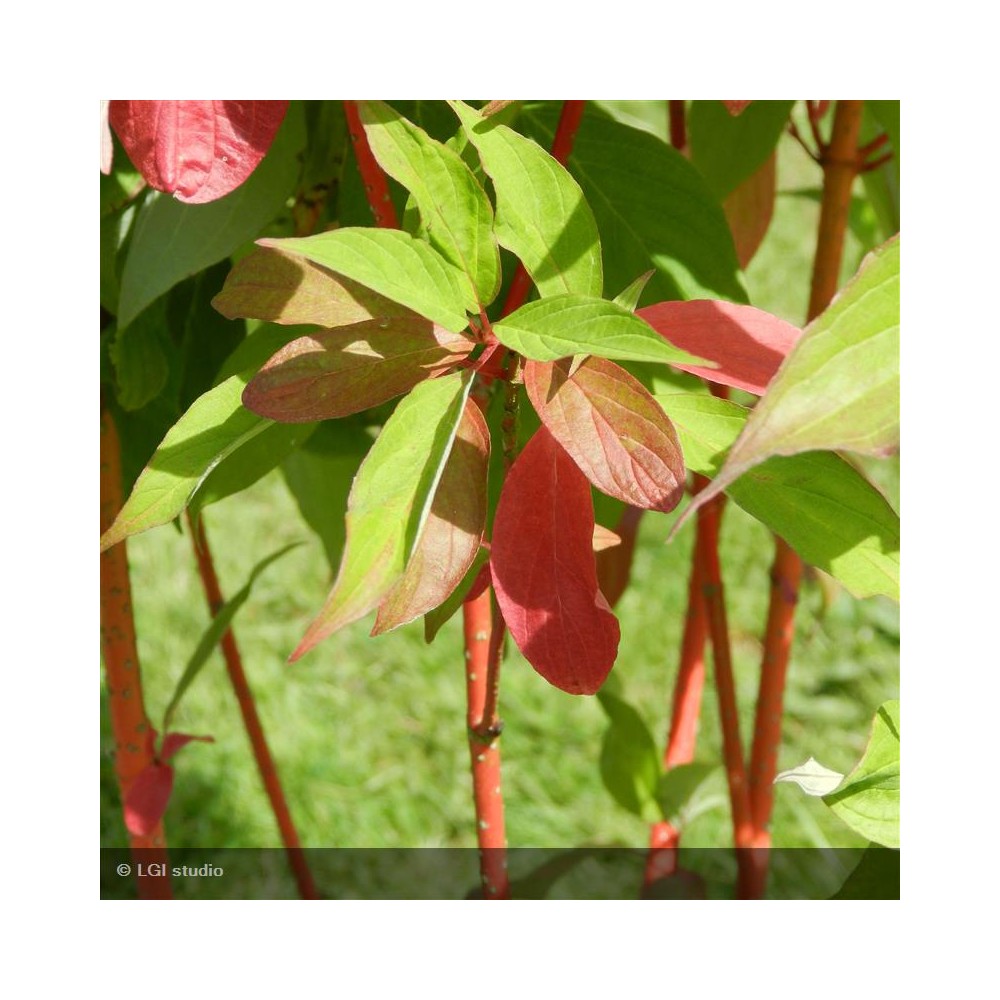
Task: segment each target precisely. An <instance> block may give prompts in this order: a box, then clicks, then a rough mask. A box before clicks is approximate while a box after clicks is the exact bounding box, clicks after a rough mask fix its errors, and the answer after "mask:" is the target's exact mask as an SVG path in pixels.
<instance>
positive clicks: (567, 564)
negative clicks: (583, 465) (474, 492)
mask: <svg viewBox="0 0 1000 1000" xmlns="http://www.w3.org/2000/svg"><path fill="white" fill-rule="evenodd" d="M593 535H594V507H593V502H592V500H591V497H590V484H589V483H588V481H587V477H586V476H584V475H583V473H582V472H580V470H579V469H578V468H577V466H576V463H575V462H574V461H573V459H571V458H570V457H569V455H567V454H566V452H565V451H564V450H563V449H562V448H561V447H560V446H559V444H558V443H557V442H556V440H555V438H553V437H552V435H551V434H550V433H549V432H548V431H547V430H546V429H545V427H544V426H543V427H540V428H539V429H538V431H537V432H536V433H535V435H534V436H533V437H532V438H531V440H530V441H529V442H528V443H527V444H526V445H525V447H524V450H523V451H522V452H521V454H520V455H519V456H518V458H517V461H515V462H514V464H513V465H512V466H511V469H510V471H509V472H508V474H507V480H506V482H505V483H504V487H503V492H502V493H501V494H500V503H499V504H498V506H497V513H496V520H495V522H494V526H493V543H492V552H491V568H492V570H491V571H492V577H493V586H494V589H495V590H496V595H497V601H498V603H499V605H500V610H501V611H502V612H503V616H504V620H505V621H506V622H507V627H508V628H509V629H510V634H511V635H512V636H513V637H514V641H515V642H516V643H517V645H518V648H519V649H520V650H521V652H522V653H523V654H524V656H525V658H526V659H527V660H528V662H529V663H530V664H531V665H532V666H533V667H534V668H535V670H537V671H538V672H539V673H540V674H541V675H542V676H543V677H544V678H545V679H546V680H547V681H548V682H549V683H550V684H554V685H555V686H556V687H557V688H560V689H562V690H563V691H567V692H569V693H570V694H594V693H595V692H596V691H597V689H598V688H599V687H600V686H601V684H603V683H604V680H605V678H606V677H607V676H608V674H609V673H610V671H611V668H612V666H614V662H615V657H616V656H617V655H618V639H619V635H620V633H619V629H618V620H617V619H616V618H615V616H614V615H613V614H612V613H611V609H610V608H609V607H608V603H607V601H605V599H604V597H603V595H602V594H601V592H600V590H599V589H598V586H597V569H596V566H595V563H594V551H593V548H592V544H593Z"/></svg>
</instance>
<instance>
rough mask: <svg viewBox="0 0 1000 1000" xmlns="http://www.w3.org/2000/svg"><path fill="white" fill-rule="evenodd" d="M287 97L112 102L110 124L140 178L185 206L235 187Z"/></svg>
mask: <svg viewBox="0 0 1000 1000" xmlns="http://www.w3.org/2000/svg"><path fill="white" fill-rule="evenodd" d="M287 110H288V101H112V102H111V114H110V118H111V125H112V127H113V128H114V130H115V131H116V132H117V133H118V138H119V139H121V141H122V145H123V146H124V147H125V150H126V152H127V153H128V155H129V157H130V158H131V160H132V162H133V163H134V164H135V166H136V167H137V169H138V170H139V171H140V172H141V173H142V175H143V177H145V178H146V181H147V182H148V183H149V184H150V185H152V186H153V187H155V188H157V189H158V190H160V191H166V192H167V193H168V194H173V195H175V196H176V197H177V198H178V200H180V201H183V202H187V203H188V204H191V205H200V204H203V203H204V202H207V201H215V199H216V198H221V197H222V196H223V195H226V194H229V192H230V191H232V190H234V189H235V188H237V187H239V186H240V184H242V183H243V181H245V180H246V179H247V178H248V177H249V176H250V174H251V173H252V172H253V170H254V168H255V167H256V166H257V164H258V163H260V161H261V160H262V159H263V158H264V154H265V153H266V152H267V150H268V148H269V147H270V145H271V142H272V140H273V139H274V136H275V133H276V132H277V131H278V126H279V125H280V124H281V122H282V120H283V119H284V117H285V112H286V111H287Z"/></svg>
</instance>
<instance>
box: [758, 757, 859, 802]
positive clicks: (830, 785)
mask: <svg viewBox="0 0 1000 1000" xmlns="http://www.w3.org/2000/svg"><path fill="white" fill-rule="evenodd" d="M843 780H844V776H843V774H841V772H840V771H831V770H830V768H828V767H824V766H823V765H822V764H821V763H820V762H819V761H818V760H816V758H815V757H810V758H809V759H808V760H807V761H806V762H805V763H804V764H799V766H798V767H793V768H792V769H791V770H789V771H782V772H781V773H780V774H778V775H775V778H774V783H775V784H777V783H778V782H779V781H788V782H791V783H792V784H793V785H798V786H799V788H801V789H802V791H804V792H805V793H806V795H814V796H816V797H817V798H822V797H823V796H824V795H826V794H827V792H832V791H833V790H834V789H835V788H836V787H837V786H838V785H839V784H840V783H841V782H842V781H843Z"/></svg>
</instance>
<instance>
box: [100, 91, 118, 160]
mask: <svg viewBox="0 0 1000 1000" xmlns="http://www.w3.org/2000/svg"><path fill="white" fill-rule="evenodd" d="M110 104H111V102H110V101H101V173H102V174H110V173H111V166H112V162H111V161H112V159H113V157H114V151H115V150H114V143H113V142H112V141H111V124H110V122H109V121H108V107H109V105H110Z"/></svg>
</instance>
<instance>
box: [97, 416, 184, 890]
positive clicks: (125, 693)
mask: <svg viewBox="0 0 1000 1000" xmlns="http://www.w3.org/2000/svg"><path fill="white" fill-rule="evenodd" d="M123 493H124V491H123V489H122V473H121V445H120V443H119V439H118V429H117V428H116V427H115V422H114V419H113V418H112V416H111V414H110V412H109V411H108V410H106V409H103V408H102V410H101V534H102V535H103V534H104V532H105V531H107V529H108V528H109V527H110V526H111V524H112V522H113V521H114V519H115V516H116V515H117V513H118V511H119V510H121V507H122V503H123V502H124V496H123ZM101 655H102V658H103V660H104V673H105V680H106V686H107V692H108V708H109V711H110V714H111V729H112V732H113V733H114V737H115V774H116V775H117V778H118V788H119V790H120V792H121V798H122V802H124V801H125V799H126V798H127V796H128V793H129V791H130V790H131V788H132V785H133V783H134V782H135V780H136V778H138V776H139V775H140V774H141V773H142V772H143V771H144V770H145V769H146V768H147V767H149V766H151V765H152V764H154V763H155V747H154V742H155V735H156V734H155V733H154V731H153V727H152V726H151V725H150V724H149V718H148V716H147V715H146V709H145V706H144V704H143V700H142V677H141V675H140V672H139V651H138V647H137V645H136V637H135V620H134V618H133V616H132V588H131V583H130V580H129V571H128V554H127V551H126V548H125V542H119V543H118V544H117V545H114V546H112V547H111V548H110V549H107V550H105V551H104V552H102V553H101ZM129 846H130V847H131V849H132V854H133V856H134V858H135V861H136V871H137V872H140V871H143V870H148V869H145V865H146V864H147V863H150V864H151V863H158V864H164V863H166V862H167V860H168V859H167V842H166V837H165V835H164V832H163V823H162V822H160V823H157V825H156V828H155V829H154V830H153V831H152V832H151V833H150V834H148V835H146V836H138V835H136V834H132V833H129ZM139 865H143V868H140V867H139ZM154 870H157V869H154ZM162 870H165V871H169V870H170V869H169V865H167V866H166V868H164V869H162ZM137 885H138V892H139V898H140V899H171V898H172V892H171V888H170V876H169V875H165V876H153V875H141V876H139V877H137Z"/></svg>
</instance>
